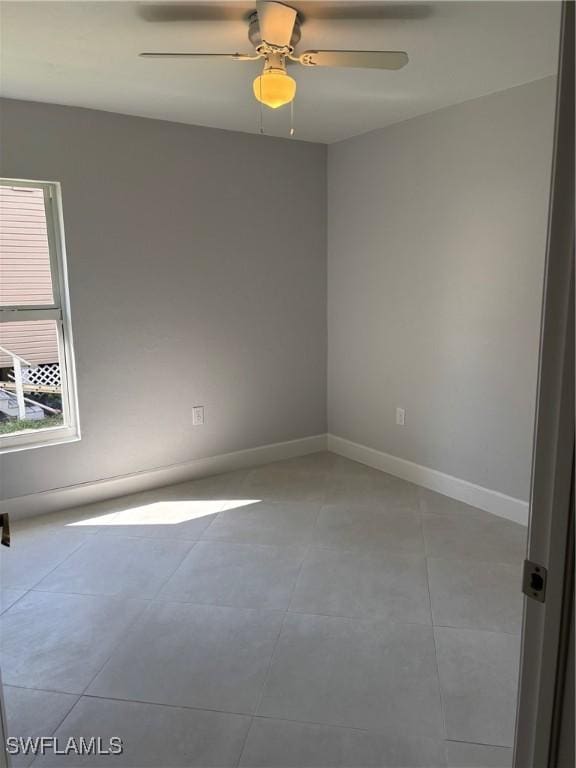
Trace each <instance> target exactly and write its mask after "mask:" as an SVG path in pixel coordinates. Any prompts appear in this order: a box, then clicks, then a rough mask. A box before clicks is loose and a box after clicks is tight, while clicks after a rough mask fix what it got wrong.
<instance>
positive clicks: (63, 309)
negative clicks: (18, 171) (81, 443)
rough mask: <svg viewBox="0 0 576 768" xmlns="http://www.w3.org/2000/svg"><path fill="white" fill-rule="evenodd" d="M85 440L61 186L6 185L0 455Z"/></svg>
mask: <svg viewBox="0 0 576 768" xmlns="http://www.w3.org/2000/svg"><path fill="white" fill-rule="evenodd" d="M79 437H80V432H79V424H78V407H77V398H76V380H75V371H74V354H73V349H72V332H71V326H70V311H69V305H68V284H67V278H66V260H65V253H64V231H63V223H62V210H61V205H60V186H59V184H57V183H47V182H38V181H21V180H12V179H0V451H2V452H4V451H13V450H20V449H23V448H32V447H36V446H39V445H46V444H51V443H60V442H67V441H69V440H77V439H78V438H79Z"/></svg>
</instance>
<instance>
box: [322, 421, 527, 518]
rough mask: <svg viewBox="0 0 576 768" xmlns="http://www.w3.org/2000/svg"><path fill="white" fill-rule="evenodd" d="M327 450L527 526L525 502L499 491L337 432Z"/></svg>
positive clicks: (332, 436)
mask: <svg viewBox="0 0 576 768" xmlns="http://www.w3.org/2000/svg"><path fill="white" fill-rule="evenodd" d="M327 443H328V450H329V451H332V452H333V453H338V454H340V455H341V456H345V457H346V458H348V459H352V460H353V461H359V462H360V463H361V464H367V465H368V466H369V467H373V468H374V469H380V470H382V471H383V472H387V473H388V474H390V475H395V476H396V477H400V478H402V479H403V480H408V481H409V482H411V483H415V484H416V485H421V486H422V487H424V488H429V489H430V490H432V491H437V492H438V493H443V494H444V495H445V496H449V497H450V498H452V499H456V500H457V501H463V502H464V503H465V504H470V505H471V506H473V507H478V508H479V509H483V510H485V511H486V512H491V513H492V514H493V515H498V516H499V517H505V518H507V519H508V520H513V521H514V522H515V523H520V524H521V525H528V502H527V501H522V500H521V499H516V498H514V497H513V496H507V495H506V494H504V493H500V492H499V491H492V490H490V488H484V487H483V486H481V485H476V484H475V483H470V482H468V481H467V480H461V479H460V478H458V477H453V476H452V475H446V474H444V472H439V471H438V470H436V469H430V467H423V466H421V465H420V464H414V462H412V461H407V460H406V459H399V458H398V457H397V456H391V455H390V454H389V453H383V452H382V451H377V450H375V449H374V448H368V447H367V446H365V445H360V444H359V443H353V442H352V441H351V440H346V439H345V438H343V437H338V436H337V435H330V434H329V435H328V441H327Z"/></svg>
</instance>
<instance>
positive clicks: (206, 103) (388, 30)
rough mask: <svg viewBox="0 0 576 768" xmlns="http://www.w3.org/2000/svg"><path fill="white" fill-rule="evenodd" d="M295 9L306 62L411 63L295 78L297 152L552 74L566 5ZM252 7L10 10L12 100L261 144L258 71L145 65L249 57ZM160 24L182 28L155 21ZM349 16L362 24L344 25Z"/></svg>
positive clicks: (7, 62)
mask: <svg viewBox="0 0 576 768" xmlns="http://www.w3.org/2000/svg"><path fill="white" fill-rule="evenodd" d="M223 5H224V8H223V11H220V10H219V9H220V8H221V7H222V6H223ZM292 5H293V6H294V7H296V8H298V9H299V10H301V11H302V12H303V14H304V19H305V21H304V24H303V27H302V41H301V44H300V50H306V49H307V48H347V49H355V48H359V49H362V48H363V49H394V50H406V51H408V54H409V56H410V63H409V64H408V65H407V66H406V67H405V68H404V69H402V70H400V71H398V72H385V71H378V70H358V69H356V70H348V69H332V70H328V69H320V68H318V69H306V68H303V67H299V66H294V67H292V68H291V70H290V71H291V74H293V75H294V77H295V78H296V80H297V82H298V93H297V97H296V102H295V115H296V131H297V134H296V135H297V138H299V139H306V140H309V141H318V142H327V143H330V142H333V141H338V140H340V139H344V138H347V137H349V136H354V135H357V134H360V133H364V132H366V131H370V130H373V129H375V128H379V127H382V126H385V125H389V124H390V123H395V122H398V121H400V120H406V119H407V118H409V117H413V116H415V115H419V114H423V113H425V112H430V111H432V110H435V109H439V108H441V107H445V106H448V105H450V104H455V103H458V102H461V101H465V100H467V99H472V98H475V97H478V96H482V95H485V94H487V93H492V92H494V91H499V90H503V89H505V88H510V87H512V86H515V85H519V84H521V83H525V82H529V81H531V80H537V79H539V78H542V77H546V76H548V75H551V74H554V73H555V68H556V59H557V45H558V34H559V25H560V4H559V3H558V2H554V1H551V2H498V1H493V2H482V3H479V2H443V3H436V2H432V3H430V2H394V3H381V2H365V1H363V2H360V1H359V0H356V2H355V1H354V0H346V2H299V0H294V2H293V3H292ZM161 6H164V7H161ZM253 6H254V3H250V2H244V1H243V0H239V2H227V3H225V4H222V3H219V2H214V1H212V0H209V1H208V2H204V3H198V2H196V3H193V4H192V3H188V4H185V7H181V6H180V7H177V5H176V4H175V3H174V2H172V3H166V2H164V3H162V2H156V3H126V2H115V1H114V0H109V1H108V2H85V1H84V0H79V1H78V2H26V1H25V0H19V1H18V2H2V4H1V6H0V13H1V17H2V58H1V63H2V76H1V86H2V87H1V91H2V95H3V96H6V97H10V98H17V99H28V100H35V101H46V102H53V103H57V104H68V105H76V106H81V107H91V108H94V109H104V110H108V111H113V112H121V113H124V114H131V115H142V116H145V117H153V118H161V119H166V120H174V121H177V122H183V123H192V124H195V125H207V126H213V127H217V128H227V129H231V130H238V131H248V132H258V130H259V118H258V107H257V105H256V102H255V101H254V99H253V96H252V92H251V83H252V80H253V78H254V77H255V76H256V74H258V72H259V70H260V69H261V66H262V65H261V64H259V63H258V62H247V63H240V62H234V61H217V62H216V61H207V60H195V61H190V60H188V61H176V60H163V61H150V60H145V59H140V58H138V56H137V54H138V52H139V51H143V50H151V51H154V50H175V51H178V50H179V51H194V50H196V51H213V52H235V51H246V52H249V51H251V50H252V48H251V46H250V44H249V42H248V39H247V25H246V22H245V21H244V20H243V19H244V18H245V16H246V13H247V12H249V11H250V9H251V8H252V7H253ZM161 11H163V14H164V16H166V15H167V16H168V17H169V18H173V17H183V18H184V20H183V21H174V20H171V21H166V20H164V21H158V20H157V17H158V16H159V15H161V13H160V12H161ZM351 12H356V13H358V14H359V15H360V16H362V17H363V18H360V19H358V20H353V19H350V18H346V17H347V16H349V15H350V13H351ZM211 16H219V17H221V18H220V19H219V20H214V19H213V18H212V19H211V18H210V17H211ZM191 17H194V19H195V20H192V19H191ZM199 17H203V20H198V18H199ZM319 17H321V18H319ZM222 18H224V19H225V20H222ZM288 123H289V109H288V108H284V109H282V110H278V111H276V112H272V111H271V110H265V111H264V127H265V131H266V133H270V134H273V135H277V136H286V135H288Z"/></svg>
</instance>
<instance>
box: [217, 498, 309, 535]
mask: <svg viewBox="0 0 576 768" xmlns="http://www.w3.org/2000/svg"><path fill="white" fill-rule="evenodd" d="M318 511H319V505H318V504H308V503H298V502H279V503H273V502H264V501H262V502H256V503H254V504H248V505H246V506H242V507H237V508H234V509H228V510H224V511H222V512H220V513H219V515H218V517H217V519H216V520H215V521H214V522H213V523H212V525H211V526H210V527H209V528H208V529H207V530H206V532H205V533H204V534H203V536H202V538H203V539H205V540H210V541H235V542H239V543H251V544H278V545H283V544H286V545H301V544H307V543H308V542H309V540H310V537H311V535H312V532H313V530H314V524H315V522H316V518H317V517H318Z"/></svg>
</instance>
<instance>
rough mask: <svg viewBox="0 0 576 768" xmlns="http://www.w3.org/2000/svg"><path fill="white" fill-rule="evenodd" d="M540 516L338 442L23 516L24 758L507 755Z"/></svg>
mask: <svg viewBox="0 0 576 768" xmlns="http://www.w3.org/2000/svg"><path fill="white" fill-rule="evenodd" d="M525 533H526V532H525V529H523V528H522V527H521V526H518V525H516V524H514V523H511V522H508V521H506V520H502V519H500V518H497V517H494V516H492V515H490V514H488V513H485V512H482V511H480V510H477V509H474V508H472V507H468V506H466V505H464V504H460V503H458V502H454V501H452V500H450V499H447V498H445V497H443V496H439V495H438V494H434V493H432V492H430V491H426V490H423V489H420V488H417V487H416V486H413V485H411V484H409V483H405V482H403V481H401V480H398V479H396V478H393V477H391V476H388V475H385V474H383V473H380V472H377V471H375V470H372V469H369V468H367V467H365V466H363V465H360V464H357V463H354V462H351V461H348V460H346V459H343V458H341V457H338V456H335V455H333V454H328V453H319V454H313V455H311V456H308V457H303V458H298V459H291V460H288V461H283V462H279V463H275V464H271V465H268V466H263V467H259V468H256V469H252V470H247V471H242V472H234V473H230V474H227V475H220V476H218V477H214V478H208V479H205V480H200V481H196V482H190V483H185V484H183V485H178V486H170V487H168V488H163V489H159V490H156V491H154V492H149V493H143V494H139V495H136V496H132V497H125V498H123V499H120V500H116V501H114V502H106V503H102V504H97V505H93V506H92V507H84V508H82V509H77V510H72V511H66V512H62V513H59V514H55V515H49V516H43V517H41V518H37V519H30V520H26V521H20V522H16V523H14V525H13V547H12V548H11V549H10V550H3V551H2V562H1V568H2V571H1V578H2V581H1V584H2V603H1V606H2V608H1V610H2V616H1V618H0V620H1V623H2V630H1V646H2V673H3V680H4V685H5V688H4V694H5V699H6V708H7V716H8V724H9V732H10V734H11V735H14V736H40V735H42V736H50V735H53V734H54V735H56V736H58V737H59V739H60V742H61V743H62V742H63V741H64V740H65V739H67V738H68V737H69V736H71V735H74V736H80V735H83V736H85V737H87V738H89V737H91V736H101V737H104V738H108V737H110V736H119V737H121V738H122V739H123V741H124V753H123V754H122V755H121V756H116V757H103V756H101V757H100V758H88V757H82V758H78V757H76V756H70V757H67V758H63V757H59V756H54V755H52V756H45V757H37V758H36V759H35V760H34V757H33V756H28V757H24V756H19V757H18V758H17V759H16V760H15V761H14V764H15V765H16V766H17V767H18V768H19V767H20V766H29V765H31V764H32V763H33V764H34V766H41V765H42V766H43V765H50V766H57V767H58V768H73V766H77V765H82V766H84V765H102V766H111V765H115V766H133V767H139V768H140V767H143V766H150V768H175V767H176V766H179V767H181V768H184V766H186V768H188V767H190V768H192V767H194V766H196V767H197V768H200V767H201V768H209V767H212V768H215V767H216V766H219V767H224V766H243V767H244V768H248V767H249V766H253V767H256V766H259V767H260V768H276V767H278V768H280V767H282V768H299V767H300V768H304V767H305V768H322V767H326V768H327V767H328V766H339V767H340V768H344V766H347V767H348V768H361V767H363V766H366V767H367V766H370V767H371V768H393V767H395V768H399V767H400V766H402V767H404V768H416V767H417V766H422V767H425V768H436V767H437V766H445V767H448V768H467V767H473V766H475V767H476V768H492V767H494V766H496V767H500V768H502V767H504V766H509V765H511V759H512V754H511V753H512V750H511V746H512V738H513V724H514V710H515V697H516V684H517V670H518V656H519V645H520V634H519V633H520V620H521V610H522V600H521V597H520V566H521V561H522V559H523V556H524V547H525Z"/></svg>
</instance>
